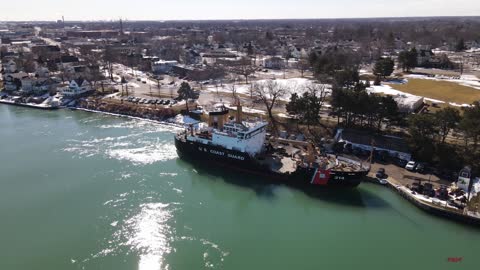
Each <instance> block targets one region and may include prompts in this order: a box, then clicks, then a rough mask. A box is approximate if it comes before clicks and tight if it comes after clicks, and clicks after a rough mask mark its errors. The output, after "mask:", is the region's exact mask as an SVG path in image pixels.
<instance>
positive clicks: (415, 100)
mask: <svg viewBox="0 0 480 270" xmlns="http://www.w3.org/2000/svg"><path fill="white" fill-rule="evenodd" d="M393 100H395V102H397V105H398V111H399V112H402V113H413V112H416V111H418V110H419V109H421V108H422V106H423V103H424V98H423V97H419V96H414V95H396V96H394V97H393Z"/></svg>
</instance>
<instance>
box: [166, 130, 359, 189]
mask: <svg viewBox="0 0 480 270" xmlns="http://www.w3.org/2000/svg"><path fill="white" fill-rule="evenodd" d="M175 147H176V148H177V152H178V154H179V156H180V157H181V158H183V159H185V160H187V161H190V162H195V163H200V164H209V165H211V164H212V163H214V164H217V165H219V166H221V167H223V168H228V169H231V170H235V171H239V172H243V173H246V174H253V175H257V176H262V178H264V179H268V180H269V181H273V182H276V183H280V184H287V185H294V186H298V187H306V188H314V187H315V188H317V187H320V188H321V187H347V188H355V187H357V186H358V185H359V184H360V183H361V182H362V180H363V178H364V177H365V176H366V175H367V173H368V171H361V172H340V171H329V172H328V175H329V176H328V179H326V180H325V181H322V182H321V183H318V182H316V181H313V179H314V178H315V175H316V174H317V173H318V172H317V169H315V168H302V167H298V168H297V170H296V171H295V172H292V173H279V172H275V171H272V170H271V169H270V168H269V167H268V166H267V165H264V164H261V163H260V162H259V161H257V160H255V159H253V158H251V157H250V156H249V155H248V154H247V153H241V152H238V151H232V150H228V149H225V148H222V147H218V146H214V145H205V144H201V143H196V142H190V141H186V140H184V139H183V138H179V137H178V136H175Z"/></svg>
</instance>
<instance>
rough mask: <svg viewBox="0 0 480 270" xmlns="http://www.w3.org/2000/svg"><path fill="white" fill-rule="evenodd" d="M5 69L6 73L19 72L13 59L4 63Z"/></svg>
mask: <svg viewBox="0 0 480 270" xmlns="http://www.w3.org/2000/svg"><path fill="white" fill-rule="evenodd" d="M2 67H3V71H4V72H5V73H15V72H17V64H16V63H15V62H14V61H13V60H11V59H10V60H8V61H6V62H5V63H3V64H2Z"/></svg>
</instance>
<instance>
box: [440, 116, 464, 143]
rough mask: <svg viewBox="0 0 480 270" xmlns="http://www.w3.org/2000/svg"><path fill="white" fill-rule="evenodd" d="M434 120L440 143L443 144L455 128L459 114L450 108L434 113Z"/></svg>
mask: <svg viewBox="0 0 480 270" xmlns="http://www.w3.org/2000/svg"><path fill="white" fill-rule="evenodd" d="M435 118H436V121H437V124H438V126H439V130H440V135H441V136H442V143H444V142H445V139H446V138H447V136H448V134H449V133H450V131H451V130H452V129H453V128H455V127H456V126H457V124H458V122H459V121H460V119H461V117H460V112H459V111H458V110H457V109H454V108H452V107H446V108H444V109H441V110H439V111H437V112H436V113H435Z"/></svg>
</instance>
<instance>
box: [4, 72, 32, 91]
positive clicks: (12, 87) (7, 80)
mask: <svg viewBox="0 0 480 270" xmlns="http://www.w3.org/2000/svg"><path fill="white" fill-rule="evenodd" d="M25 78H28V74H27V73H25V72H16V73H6V74H4V75H3V82H4V83H3V85H4V88H5V90H6V91H17V90H20V89H21V88H22V79H25Z"/></svg>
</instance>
